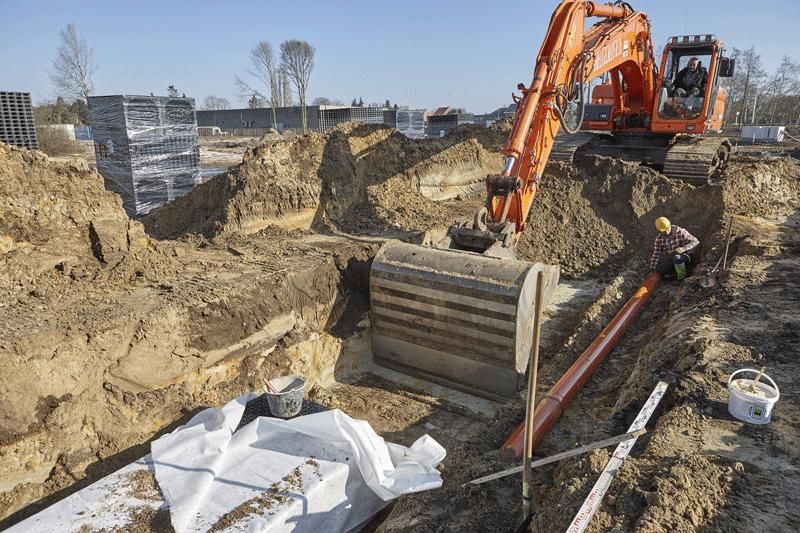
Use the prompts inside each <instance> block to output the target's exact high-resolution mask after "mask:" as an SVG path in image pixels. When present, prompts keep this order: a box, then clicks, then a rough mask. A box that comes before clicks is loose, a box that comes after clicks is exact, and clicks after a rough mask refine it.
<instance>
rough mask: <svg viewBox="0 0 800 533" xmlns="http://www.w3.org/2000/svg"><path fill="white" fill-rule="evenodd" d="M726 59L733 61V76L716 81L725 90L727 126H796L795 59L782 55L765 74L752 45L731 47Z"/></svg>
mask: <svg viewBox="0 0 800 533" xmlns="http://www.w3.org/2000/svg"><path fill="white" fill-rule="evenodd" d="M730 57H732V58H734V59H736V68H735V72H734V74H733V77H731V78H720V79H721V80H722V86H723V87H725V89H727V90H728V104H727V107H726V109H725V124H726V125H727V126H737V125H738V126H745V125H785V126H800V64H798V62H797V61H796V60H795V59H793V58H791V57H789V56H784V57H783V58H782V59H781V62H780V64H778V66H777V67H776V68H775V70H774V71H772V72H769V71H767V70H766V69H765V68H764V65H763V64H762V62H761V56H760V55H759V54H758V53H757V52H756V49H755V47H753V46H751V47H750V48H748V49H746V50H742V49H739V48H734V49H733V52H732V53H731V54H730Z"/></svg>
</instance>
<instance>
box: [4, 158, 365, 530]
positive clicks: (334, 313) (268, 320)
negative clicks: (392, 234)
mask: <svg viewBox="0 0 800 533" xmlns="http://www.w3.org/2000/svg"><path fill="white" fill-rule="evenodd" d="M0 202H2V204H3V205H4V206H8V207H7V208H4V209H2V210H0V235H2V240H1V241H0V242H2V243H3V249H2V251H1V252H0V288H2V294H0V360H1V361H3V373H2V374H0V396H2V398H3V404H2V407H0V470H2V472H3V473H4V475H3V479H2V480H0V517H3V518H4V517H6V516H7V515H9V514H10V513H13V512H15V511H16V510H17V509H19V508H20V507H22V506H23V505H26V504H28V503H30V502H32V501H35V500H38V499H39V498H42V497H44V496H48V495H50V494H52V493H54V492H58V491H61V490H63V489H65V488H67V487H71V488H70V489H69V490H73V489H77V488H79V487H80V483H85V482H88V481H91V480H93V479H96V478H97V477H98V476H102V475H104V474H106V473H108V472H109V471H110V470H113V469H115V468H118V467H119V466H121V465H122V464H124V462H126V461H129V460H131V459H135V458H137V457H139V456H141V455H142V454H143V453H145V451H146V446H142V443H146V442H147V441H148V439H150V438H152V437H153V435H154V434H156V433H157V432H159V431H161V430H163V428H165V427H168V426H170V424H173V423H174V422H175V421H176V420H179V419H180V418H181V416H182V414H183V413H185V412H192V411H193V410H195V409H197V408H198V407H199V406H203V405H209V404H211V405H216V404H218V403H220V402H223V401H226V400H227V399H228V398H230V397H232V396H235V395H237V394H239V393H240V392H242V391H245V390H255V389H257V388H258V385H257V382H258V375H260V374H262V373H263V372H264V368H265V367H269V368H271V369H273V370H274V369H278V368H287V367H290V366H291V367H292V368H294V369H296V370H297V371H299V372H302V373H304V374H306V373H307V374H308V375H311V374H312V372H311V370H310V369H309V368H308V367H310V366H312V361H311V360H309V359H307V358H306V356H307V354H306V353H304V352H303V351H302V350H299V349H298V350H296V351H294V352H291V351H289V348H290V346H293V345H295V344H298V343H302V342H304V341H305V340H306V339H307V338H308V337H313V336H315V335H316V336H317V337H318V336H319V335H320V334H321V332H324V331H325V330H326V328H335V327H336V325H337V321H338V318H339V317H340V316H341V314H342V313H343V310H344V309H345V308H346V307H347V306H348V304H349V294H350V290H349V284H350V283H355V281H351V280H350V277H351V276H354V277H356V278H358V277H359V276H360V275H361V274H355V275H353V274H352V272H353V271H356V272H362V271H363V267H362V265H363V264H365V263H366V262H367V261H368V258H369V257H370V255H371V254H372V253H373V252H372V251H371V249H372V248H371V245H363V244H359V243H354V242H350V241H347V240H342V239H336V238H331V237H323V236H315V235H308V236H295V237H294V238H292V239H282V238H275V237H269V238H263V239H256V240H247V239H235V238H231V239H229V240H227V241H224V242H220V243H208V242H205V241H201V240H197V241H185V242H182V243H177V242H173V241H159V240H151V239H149V238H148V237H147V236H146V235H145V234H144V232H143V229H142V226H141V224H140V223H138V222H136V221H131V220H129V219H128V217H127V215H126V214H125V212H124V210H123V209H122V206H121V202H120V200H119V198H118V197H117V196H116V195H114V194H112V193H109V192H106V191H105V190H104V189H103V185H102V179H101V178H100V176H99V175H97V174H96V173H95V172H93V171H90V170H89V169H88V168H87V167H86V166H85V165H84V164H83V163H80V162H70V163H65V164H62V163H56V162H53V161H52V160H50V159H48V158H47V157H46V156H44V155H43V154H40V153H37V152H27V151H21V150H16V149H12V148H7V147H5V146H0ZM287 338H288V340H287ZM315 338H316V337H315ZM319 344H323V343H322V342H321V341H320V342H319ZM329 344H330V345H329V346H328V345H325V348H324V350H323V349H322V348H320V350H319V353H317V354H315V361H316V360H318V359H322V358H327V359H325V361H326V363H328V365H327V366H329V367H330V368H331V373H332V372H333V368H334V366H335V362H336V359H337V357H338V355H339V352H338V351H337V349H338V348H340V344H336V342H334V341H331V343H329ZM273 352H275V358H274V359H273V358H271V357H270V354H271V353H273ZM77 480H81V481H80V482H79V483H78V484H77V485H76V481H77ZM34 510H35V509H33V508H31V509H29V510H28V511H27V512H32V511H34ZM2 527H3V526H2V525H0V528H2Z"/></svg>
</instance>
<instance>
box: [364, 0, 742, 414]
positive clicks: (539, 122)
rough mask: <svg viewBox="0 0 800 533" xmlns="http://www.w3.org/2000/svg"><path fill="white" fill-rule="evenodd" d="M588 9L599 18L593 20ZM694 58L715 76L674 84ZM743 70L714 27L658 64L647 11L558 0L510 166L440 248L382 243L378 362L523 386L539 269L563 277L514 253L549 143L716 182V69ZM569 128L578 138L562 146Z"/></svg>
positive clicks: (375, 269)
mask: <svg viewBox="0 0 800 533" xmlns="http://www.w3.org/2000/svg"><path fill="white" fill-rule="evenodd" d="M591 17H595V18H599V19H600V20H599V22H597V23H596V24H594V25H592V26H590V27H588V28H587V27H586V26H587V25H586V21H587V19H588V18H591ZM692 58H695V59H694V63H695V64H700V66H699V68H707V71H706V74H707V76H706V81H705V85H704V87H702V88H701V89H700V90H699V91H698V90H695V91H692V92H691V93H687V92H686V91H677V90H676V89H675V86H676V84H677V83H676V82H677V77H678V74H679V71H680V69H681V68H682V67H684V66H685V65H686V64H688V63H689V61H690V60H691V59H692ZM701 58H702V59H701ZM703 60H705V61H706V65H707V67H705V66H702V61H703ZM732 73H733V60H732V59H729V58H726V57H724V56H723V48H722V43H721V42H720V41H719V40H717V39H716V38H715V37H713V36H712V35H705V36H685V37H672V38H670V39H669V42H668V43H667V45H666V46H665V48H664V53H663V57H662V59H661V65H660V68H659V66H658V65H656V62H655V58H654V54H653V45H652V39H651V32H650V21H649V20H648V18H647V15H645V14H644V13H641V12H637V11H635V10H634V9H633V8H632V7H631V6H630V5H629V4H628V3H625V2H615V3H613V4H599V3H595V2H591V1H588V2H587V1H585V0H564V1H563V2H561V4H560V5H559V6H558V7H557V8H556V10H555V12H554V13H553V16H552V18H551V20H550V25H549V27H548V30H547V34H546V36H545V38H544V43H543V44H542V48H541V50H540V52H539V55H538V57H537V60H536V66H535V69H534V73H533V81H532V82H531V84H530V85H529V86H525V85H524V84H519V85H518V86H517V89H518V90H519V91H520V92H521V95H519V96H517V95H514V99H515V101H516V102H517V111H516V116H515V118H514V123H513V126H512V129H511V133H510V134H509V137H508V140H507V142H506V144H505V146H504V147H503V153H504V154H505V160H504V164H503V168H502V170H501V172H500V173H498V174H496V175H490V176H487V178H486V187H487V195H486V201H485V203H484V205H483V206H482V207H481V208H480V209H478V210H477V212H476V213H475V214H474V216H473V217H472V218H471V219H470V220H468V221H465V222H463V223H459V224H456V225H454V226H452V227H450V228H449V230H448V232H447V235H446V236H445V237H444V238H443V239H441V240H440V241H438V242H435V243H431V244H432V245H431V246H418V245H413V244H407V243H401V242H388V243H386V244H384V245H383V246H382V247H381V249H380V250H379V252H378V254H377V255H376V257H375V260H374V261H373V264H372V268H371V272H370V300H371V310H372V344H373V355H374V358H375V360H376V362H378V363H380V364H383V365H386V366H389V367H393V368H396V369H398V370H401V371H403V372H405V373H409V374H413V375H416V376H419V377H422V378H425V379H427V380H432V381H436V382H440V383H443V384H445V385H448V386H451V387H455V388H458V389H462V390H466V391H467V392H471V393H474V394H478V395H481V396H485V397H489V398H495V399H502V398H507V397H509V396H512V395H514V394H515V393H516V392H517V391H518V390H519V389H520V388H521V386H522V384H523V380H522V376H523V374H524V372H525V368H526V366H527V364H528V358H529V354H530V351H531V343H532V336H533V331H532V328H533V325H532V322H533V320H531V318H532V316H533V312H534V309H533V305H534V294H535V290H536V284H537V279H538V278H539V276H538V273H539V272H541V273H542V276H541V278H542V280H543V282H542V283H544V284H545V287H544V289H545V295H546V298H549V295H550V293H551V292H552V290H553V288H554V287H555V285H556V284H557V283H558V275H559V270H558V267H557V266H552V265H544V264H541V263H535V264H531V263H528V262H525V261H520V260H517V259H516V258H515V248H516V244H517V242H518V240H519V237H520V235H521V233H522V231H524V230H525V227H526V221H527V218H528V213H529V212H530V209H531V206H532V204H533V201H534V198H535V196H536V193H537V191H538V190H539V188H540V187H542V186H546V184H543V183H542V175H543V173H544V169H545V165H546V164H547V161H548V158H549V157H550V155H551V152H553V151H554V149H555V153H556V154H557V156H559V158H561V159H565V158H567V157H565V154H567V156H568V158H571V157H573V156H574V154H575V153H576V152H578V151H579V150H580V151H594V152H596V153H601V154H606V155H614V156H616V157H623V158H627V159H634V160H639V161H642V162H643V163H645V164H651V165H653V166H656V167H660V168H661V169H662V170H663V171H664V172H665V173H666V174H668V175H673V176H675V177H680V178H683V179H687V180H688V181H694V182H696V183H697V182H700V181H701V180H702V181H703V182H705V181H706V180H708V178H709V176H711V175H712V173H713V172H716V171H717V170H718V169H719V168H720V167H721V166H722V165H723V164H724V162H725V160H727V155H728V153H729V151H730V145H729V144H727V141H726V140H725V139H723V138H722V137H714V136H710V135H708V133H711V132H715V131H718V130H720V129H721V124H722V116H723V112H724V106H725V100H726V93H725V90H724V89H723V88H722V87H720V85H719V79H720V77H725V76H731V75H732ZM603 75H605V76H606V78H607V79H608V81H607V83H605V84H603V85H600V86H598V87H595V90H594V93H593V98H592V100H593V101H592V102H589V101H586V100H587V98H586V96H587V95H586V93H587V92H588V87H587V85H588V81H589V80H593V79H595V78H597V77H600V76H603ZM582 128H583V131H582ZM587 129H591V130H594V131H596V132H599V133H588V132H587V131H586V130H587ZM560 130H563V132H565V133H566V134H567V135H566V136H565V135H562V136H561V137H567V141H566V142H564V143H560V144H558V143H557V142H556V137H557V135H558V134H559V131H560ZM572 135H574V136H575V137H577V139H575V138H572V140H570V136H572ZM631 154H634V155H631ZM554 229H555V228H554ZM556 230H557V229H556Z"/></svg>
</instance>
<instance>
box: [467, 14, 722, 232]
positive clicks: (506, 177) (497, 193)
mask: <svg viewBox="0 0 800 533" xmlns="http://www.w3.org/2000/svg"><path fill="white" fill-rule="evenodd" d="M588 17H601V18H602V19H603V20H601V21H600V22H598V23H596V24H594V25H592V26H590V27H588V28H587V27H586V19H587V18H588ZM722 52H723V48H722V42H721V41H719V40H718V39H716V38H715V37H714V36H713V35H705V36H691V37H690V36H687V37H672V38H670V40H669V42H668V43H667V46H666V47H665V49H664V53H663V56H662V58H661V63H660V68H659V65H657V64H656V63H655V59H654V53H653V44H652V38H651V29H650V21H649V20H648V18H647V15H645V14H644V13H641V12H637V11H634V10H632V9H631V8H630V6H629V5H628V4H627V3H624V2H617V3H614V4H598V3H595V2H587V1H584V0H563V1H562V3H561V4H559V6H558V7H557V8H556V10H555V12H554V13H553V15H552V18H551V20H550V24H549V27H548V30H547V34H546V35H545V38H544V42H543V44H542V47H541V50H540V51H539V55H538V56H537V59H536V66H535V69H534V73H533V81H532V82H531V84H530V85H529V86H527V87H526V86H524V85H523V84H519V85H518V87H517V88H518V89H519V90H520V91H521V93H522V95H521V97H517V96H515V97H514V98H515V101H517V104H518V105H517V112H516V116H515V120H514V124H513V126H512V129H511V133H510V134H509V137H508V140H507V142H506V144H505V146H504V148H503V153H504V154H505V155H506V157H507V158H506V165H505V168H504V170H503V173H502V174H500V175H497V176H489V178H487V189H488V190H487V192H488V194H487V199H486V205H485V208H486V212H487V217H486V218H487V224H486V226H487V227H488V228H490V229H491V230H492V231H493V232H495V234H496V235H501V234H510V236H511V238H510V239H508V240H509V241H510V243H509V244H510V245H511V246H513V244H514V243H516V241H517V238H518V237H519V234H520V232H522V231H523V230H524V229H525V224H526V220H527V217H528V213H529V211H530V208H531V204H532V202H533V199H534V196H535V195H536V192H537V190H538V187H539V178H540V177H541V176H542V174H543V172H544V168H545V165H546V164H547V160H548V157H549V155H550V152H551V150H552V148H553V143H554V139H555V137H556V135H557V134H558V132H559V127H562V128H564V127H565V126H563V124H564V118H563V116H564V115H565V114H566V109H567V104H568V103H569V102H572V101H574V100H576V99H577V98H576V94H577V91H578V90H580V92H581V93H582V92H583V91H584V84H583V82H586V81H588V80H592V79H594V78H597V77H599V76H605V77H606V78H607V80H608V81H607V83H605V84H603V85H600V86H598V87H595V89H594V92H593V93H592V99H591V100H592V101H591V102H586V105H585V106H583V108H582V114H581V116H582V118H583V121H582V126H581V128H582V129H584V130H600V131H609V132H612V133H622V132H633V133H636V132H641V133H646V134H659V135H661V136H662V137H663V138H664V139H663V143H664V144H667V143H668V142H669V140H670V139H671V138H672V136H674V135H676V134H679V133H682V134H701V133H705V132H708V131H720V130H721V128H722V116H723V114H724V107H725V100H726V96H727V95H726V92H725V89H723V88H722V87H720V84H719V78H720V65H721V61H722V60H725V61H728V60H727V58H723V57H722ZM694 55H698V56H701V57H702V58H703V59H705V60H706V61H707V64H706V65H704V66H705V68H706V69H707V73H708V82H707V84H706V90H705V94H703V95H701V96H696V97H694V98H683V97H678V96H676V95H675V91H674V89H669V88H668V86H669V85H670V84H671V83H673V81H674V79H675V77H676V75H677V72H679V69H680V68H681V67H682V66H684V64H685V63H686V62H688V61H689V59H690V56H694ZM728 66H730V68H732V65H728V64H726V65H724V66H723V70H725V69H727V68H728ZM728 75H730V74H728ZM579 81H580V82H581V83H580V86H579V87H580V88H579V89H577V88H578V85H579V84H578V82H579ZM584 97H585V95H583V94H581V95H580V99H581V103H582V104H583V103H584V101H583V98H584ZM478 218H480V216H479V215H476V220H478ZM512 226H513V227H512Z"/></svg>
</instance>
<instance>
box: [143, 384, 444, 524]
mask: <svg viewBox="0 0 800 533" xmlns="http://www.w3.org/2000/svg"><path fill="white" fill-rule="evenodd" d="M253 397H255V395H244V396H241V397H239V398H237V399H236V400H233V401H232V402H230V403H228V404H227V405H225V406H224V407H222V408H220V409H216V408H215V409H207V410H205V411H203V412H202V413H199V414H198V415H196V416H195V417H194V418H192V419H191V420H190V421H189V422H188V423H187V424H186V425H185V426H182V427H181V428H179V429H177V430H176V431H175V432H173V433H170V434H168V435H164V436H163V437H161V438H160V439H158V440H156V441H154V442H153V444H152V446H151V451H152V455H153V463H154V465H155V475H156V479H157V481H158V484H159V486H160V487H161V491H162V492H163V494H164V499H165V500H166V502H167V503H168V504H169V508H170V513H171V519H172V524H173V526H174V527H175V529H176V530H177V531H179V532H181V531H205V530H208V529H209V528H211V527H213V526H214V525H215V524H216V525H217V526H222V525H223V524H227V525H230V526H233V529H240V527H241V528H242V530H247V531H312V530H314V529H316V530H318V531H323V530H324V531H347V530H349V529H352V528H354V527H357V526H358V525H359V524H361V523H363V522H364V521H365V520H367V519H369V518H370V517H371V516H372V515H373V514H374V513H376V512H377V511H379V510H380V509H381V508H382V507H383V506H385V505H386V502H388V501H389V500H391V499H393V498H396V497H398V496H400V495H402V494H408V493H411V492H418V491H422V490H428V489H434V488H438V487H440V486H441V484H442V480H441V476H440V474H439V472H438V470H436V468H435V467H436V466H437V465H438V464H439V463H440V462H441V461H442V460H443V459H444V456H445V450H444V448H442V447H441V446H440V445H439V444H438V443H437V442H436V441H435V440H433V439H432V438H431V437H429V436H428V435H425V436H423V437H421V438H420V439H418V440H417V441H416V442H415V443H414V444H413V445H412V446H411V447H410V448H406V447H404V446H400V445H397V444H391V443H386V442H385V441H384V440H383V439H382V438H381V437H379V436H378V435H377V434H376V433H375V432H374V431H373V429H372V428H371V427H370V425H369V424H368V423H367V422H365V421H362V420H354V419H352V418H350V417H349V416H347V415H346V414H344V413H343V412H341V411H338V410H333V411H326V412H322V413H315V414H311V415H306V416H301V417H297V418H294V419H292V420H280V419H275V418H265V417H261V418H257V419H256V420H254V421H253V422H251V423H250V424H248V425H247V426H245V427H243V428H241V429H240V430H239V431H236V432H235V433H234V431H235V429H236V427H237V425H238V424H239V421H240V420H241V417H242V414H243V412H244V408H245V404H246V403H247V401H248V400H250V399H252V398H253ZM310 459H313V461H312V460H310ZM295 469H299V470H297V471H295ZM293 471H295V472H299V473H300V474H301V478H302V483H298V482H297V481H294V482H291V479H292V478H295V477H296V476H291V475H290V474H292V472H293ZM287 476H289V478H290V480H289V481H287ZM274 483H278V484H279V485H278V490H279V491H280V494H281V496H282V498H279V499H278V501H269V502H267V503H266V504H265V503H264V501H263V500H262V502H261V504H260V506H259V503H258V500H253V499H254V498H258V497H259V496H262V495H263V494H264V493H265V491H268V490H269V489H270V488H271V487H272V486H273V484H274ZM262 498H263V496H262ZM251 500H252V501H251ZM246 502H248V503H246ZM245 503H246V505H243V504H245ZM245 507H250V508H252V509H253V511H252V513H249V514H248V513H245V514H248V516H247V518H246V519H243V520H241V521H239V522H236V521H233V516H232V515H228V518H227V520H223V521H220V519H222V518H223V517H225V515H226V514H228V513H230V512H231V511H232V510H234V509H237V508H238V509H239V510H240V511H241V510H242V509H244V508H245ZM237 514H239V515H241V512H239V513H237ZM237 524H239V526H238V527H237Z"/></svg>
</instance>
